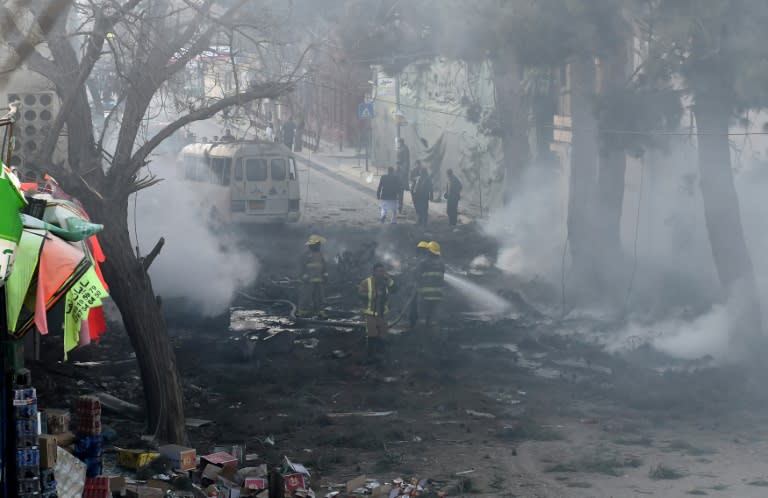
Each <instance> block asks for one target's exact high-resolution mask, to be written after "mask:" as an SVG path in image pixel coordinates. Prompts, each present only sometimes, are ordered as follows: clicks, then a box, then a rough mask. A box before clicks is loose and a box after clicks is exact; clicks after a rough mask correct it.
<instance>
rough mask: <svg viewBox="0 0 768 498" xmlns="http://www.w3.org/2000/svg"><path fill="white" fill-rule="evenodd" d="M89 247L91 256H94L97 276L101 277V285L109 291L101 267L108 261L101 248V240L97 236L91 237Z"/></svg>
mask: <svg viewBox="0 0 768 498" xmlns="http://www.w3.org/2000/svg"><path fill="white" fill-rule="evenodd" d="M88 247H89V248H90V249H91V256H93V266H94V268H95V269H96V275H98V276H99V280H100V281H101V285H103V286H104V289H106V290H107V291H109V286H108V285H107V280H106V279H105V278H104V274H103V273H101V265H100V264H99V263H103V262H104V261H106V260H107V257H106V256H105V255H104V250H103V249H102V248H101V244H100V243H99V239H98V238H97V237H96V236H95V235H91V236H90V237H89V238H88Z"/></svg>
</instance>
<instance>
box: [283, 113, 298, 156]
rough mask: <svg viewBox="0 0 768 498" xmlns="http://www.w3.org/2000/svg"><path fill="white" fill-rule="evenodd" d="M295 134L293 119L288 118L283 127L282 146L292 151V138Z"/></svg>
mask: <svg viewBox="0 0 768 498" xmlns="http://www.w3.org/2000/svg"><path fill="white" fill-rule="evenodd" d="M295 134H296V125H295V124H294V123H293V119H291V118H288V121H286V123H285V124H284V125H283V145H285V146H286V147H288V148H289V149H290V150H293V137H294V136H295Z"/></svg>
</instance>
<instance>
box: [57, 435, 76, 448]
mask: <svg viewBox="0 0 768 498" xmlns="http://www.w3.org/2000/svg"><path fill="white" fill-rule="evenodd" d="M52 435H53V436H54V437H55V438H56V444H58V445H59V446H61V447H62V448H66V447H67V446H71V445H73V444H74V443H75V435H74V434H72V433H71V432H69V431H67V432H62V433H60V434H52Z"/></svg>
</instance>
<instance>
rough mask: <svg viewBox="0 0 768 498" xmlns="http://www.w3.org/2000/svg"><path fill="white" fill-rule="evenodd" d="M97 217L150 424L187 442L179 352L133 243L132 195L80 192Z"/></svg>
mask: <svg viewBox="0 0 768 498" xmlns="http://www.w3.org/2000/svg"><path fill="white" fill-rule="evenodd" d="M81 201H83V202H84V204H85V207H86V209H87V210H88V212H89V213H90V214H91V216H92V217H93V219H94V221H96V222H98V223H103V224H104V231H103V232H102V233H101V234H100V235H99V240H100V241H101V244H102V246H103V248H104V252H105V254H106V255H107V261H106V262H105V264H104V276H105V278H106V279H107V283H108V284H109V290H110V295H111V296H112V299H113V300H114V301H115V303H116V304H117V307H118V308H119V309H120V313H121V315H122V317H123V323H124V325H125V329H126V331H127V333H128V337H129V338H130V340H131V345H132V346H133V349H134V351H135V352H136V360H137V361H138V364H139V371H140V373H141V380H142V385H143V386H144V397H145V401H146V410H147V425H148V427H147V428H148V430H149V432H150V433H151V434H152V433H154V434H155V436H156V437H157V439H158V440H160V441H163V442H169V443H176V444H186V443H187V436H186V429H185V421H184V400H183V395H182V390H181V382H180V379H179V373H178V369H177V367H176V354H175V352H174V350H173V347H172V345H171V341H170V338H169V337H168V333H167V327H166V324H165V318H164V317H163V314H162V310H161V308H160V304H159V303H158V302H157V299H156V298H155V294H154V291H153V290H152V283H151V282H150V279H149V276H148V275H147V273H146V272H145V271H144V268H143V266H142V264H141V262H140V261H139V260H138V259H137V258H136V257H135V255H134V254H133V252H132V249H131V240H130V236H129V232H128V227H127V220H128V201H127V198H123V199H121V200H120V201H119V202H115V201H100V200H96V199H94V198H93V197H92V196H88V195H87V194H84V195H83V196H82V197H81Z"/></svg>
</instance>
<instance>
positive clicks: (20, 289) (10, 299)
mask: <svg viewBox="0 0 768 498" xmlns="http://www.w3.org/2000/svg"><path fill="white" fill-rule="evenodd" d="M44 240H45V230H29V229H26V230H24V231H23V232H22V234H21V240H20V241H19V247H18V249H16V261H14V263H13V270H12V271H11V275H10V277H8V281H7V282H6V285H5V309H6V314H7V316H8V330H9V331H11V332H14V331H15V330H16V323H17V322H18V320H19V314H20V313H21V309H22V307H23V305H24V299H25V298H26V297H27V292H28V291H29V286H30V285H31V284H32V279H33V277H34V276H35V270H37V263H38V261H39V260H40V249H41V248H42V246H43V241H44Z"/></svg>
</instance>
